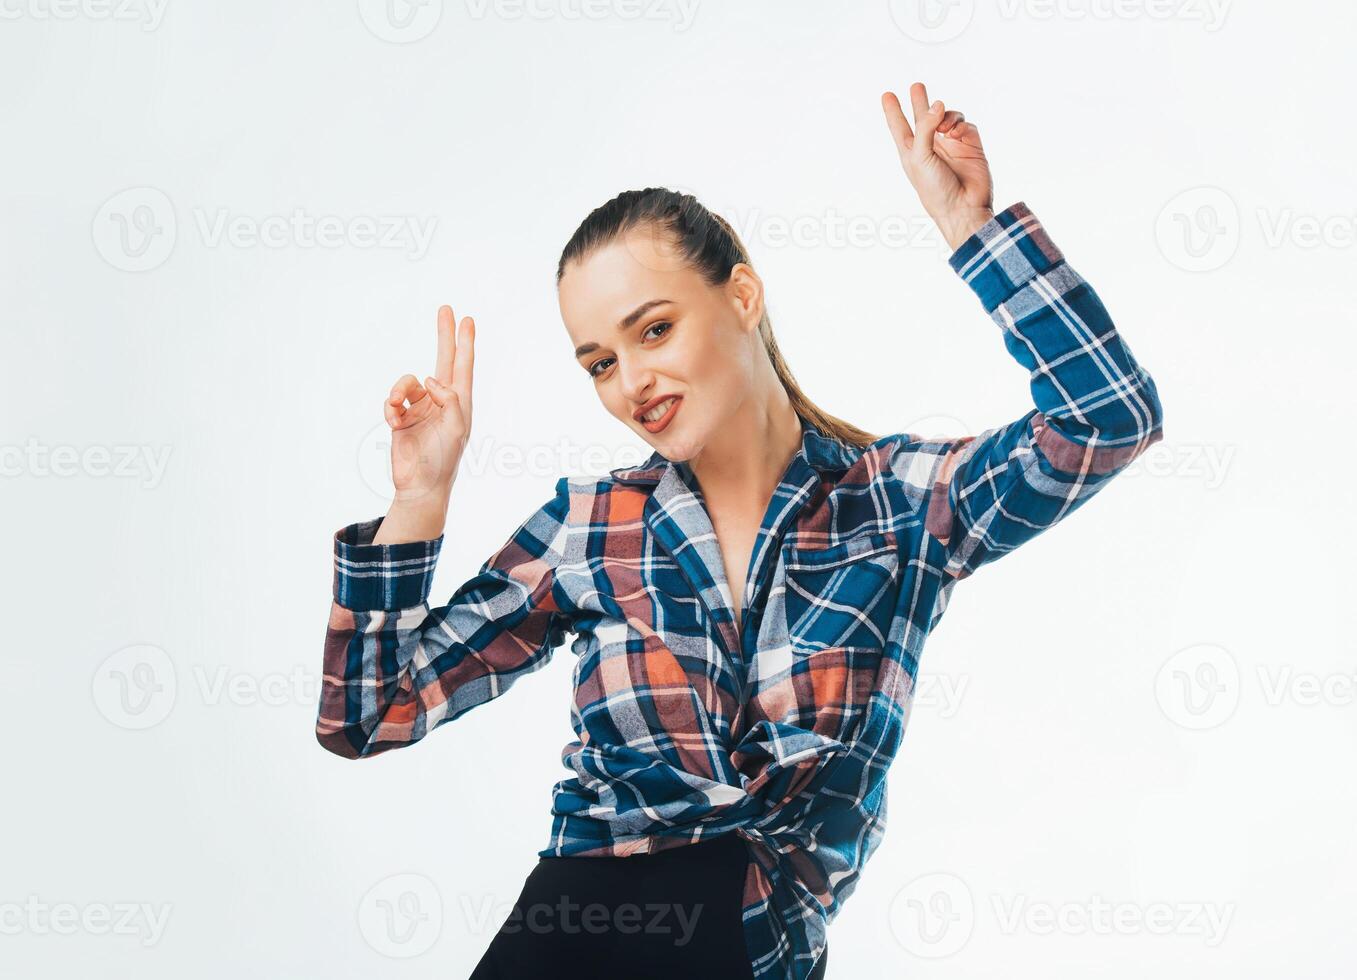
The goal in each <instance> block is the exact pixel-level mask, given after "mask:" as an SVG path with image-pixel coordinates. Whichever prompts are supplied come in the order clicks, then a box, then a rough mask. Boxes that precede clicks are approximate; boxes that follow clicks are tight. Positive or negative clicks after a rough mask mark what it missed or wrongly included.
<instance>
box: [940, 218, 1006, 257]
mask: <svg viewBox="0 0 1357 980" xmlns="http://www.w3.org/2000/svg"><path fill="white" fill-rule="evenodd" d="M993 217H994V211H993V209H991V208H964V209H961V210H958V211H952V212H949V213H947V214H945V215H943V216H941V217H940V218H938V219H937V225H938V230H939V231H940V232H941V233H942V237H943V240H944V241H946V242H947V246H948V247H949V248H950V249H951V250H952V251H953V252H955V251H956V250H957V249H958V248H960V247H961V246H962V244H963V243H964V242H965V241H966V239H968V238H970V237H971V236H972V235H974V234H975V233H976V232H977V231H979V230H980V228H981V227H983V226H984V224H985V223H986V222H987V221H989V220H990V219H991V218H993Z"/></svg>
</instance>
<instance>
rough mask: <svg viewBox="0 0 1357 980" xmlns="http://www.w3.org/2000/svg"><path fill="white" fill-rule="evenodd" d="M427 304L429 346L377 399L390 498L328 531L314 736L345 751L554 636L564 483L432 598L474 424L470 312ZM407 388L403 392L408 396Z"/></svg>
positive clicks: (466, 700) (530, 658) (564, 618)
mask: <svg viewBox="0 0 1357 980" xmlns="http://www.w3.org/2000/svg"><path fill="white" fill-rule="evenodd" d="M455 322H456V318H455V317H454V316H453V312H452V309H451V308H450V307H447V306H444V307H441V308H440V309H439V311H438V360H437V364H436V366H435V368H434V373H433V374H432V375H430V376H428V377H427V378H425V380H424V384H423V385H421V384H420V383H419V381H417V380H416V379H415V377H414V376H413V375H410V374H407V375H404V376H403V377H402V378H401V379H400V380H399V381H397V382H396V384H395V385H394V386H392V388H391V391H390V393H389V394H388V395H387V399H386V402H385V404H384V405H383V411H384V413H385V416H386V421H387V424H389V425H390V426H391V478H392V482H393V484H394V485H395V489H396V493H395V499H394V501H393V503H392V505H391V508H390V510H389V511H388V512H387V514H386V516H385V517H379V518H375V519H373V520H369V521H362V522H359V523H356V524H349V525H348V526H346V527H343V528H341V529H340V530H339V531H338V532H336V534H335V536H334V601H333V603H332V605H331V608H330V622H329V627H328V629H327V630H326V633H325V662H324V672H323V676H322V679H321V694H320V707H319V711H318V713H317V716H316V739H317V740H318V741H319V742H320V744H321V745H323V746H324V747H325V748H326V749H328V750H330V751H331V752H333V753H335V754H336V755H341V756H344V757H345V758H349V759H357V758H361V757H364V756H369V755H376V754H378V753H380V752H384V751H386V750H387V749H394V748H398V747H400V746H403V745H410V744H413V743H414V742H417V741H419V740H420V739H421V738H423V737H424V736H425V735H427V734H428V733H429V732H430V731H432V730H433V729H434V728H437V727H438V726H439V725H441V724H443V723H444V722H448V721H451V720H452V719H454V718H456V717H458V716H459V715H461V714H463V713H465V712H466V711H468V710H470V709H471V708H474V707H475V706H476V705H478V704H484V703H485V702H487V701H489V700H491V699H492V698H496V697H499V695H501V694H503V693H504V692H505V691H506V690H508V689H509V687H510V685H512V684H513V683H514V681H516V680H517V679H518V678H519V677H521V676H522V675H524V674H526V673H529V672H531V671H534V670H537V669H538V668H539V667H541V666H543V665H544V664H545V663H546V662H547V661H548V660H549V659H550V657H551V652H552V650H553V649H554V648H555V647H557V646H559V645H560V644H561V643H562V642H564V640H565V632H566V629H567V628H568V624H569V621H570V620H569V616H568V614H567V613H566V612H564V611H563V609H562V605H561V599H562V598H563V597H564V594H563V593H560V592H558V591H557V588H556V569H557V567H558V566H559V565H560V563H561V561H562V560H563V559H564V557H565V550H566V545H567V543H568V541H569V540H570V535H569V534H568V533H567V523H568V518H569V514H570V492H569V483H568V481H567V479H566V478H565V477H562V478H561V479H559V480H558V481H557V482H556V493H555V496H553V497H552V499H551V500H549V501H548V502H547V503H545V504H543V505H542V506H541V507H539V508H538V509H537V511H536V512H535V513H533V514H532V515H530V516H529V517H528V518H527V520H525V521H524V522H523V523H522V524H520V525H519V527H518V529H517V530H515V531H514V533H513V534H512V535H511V536H510V538H509V540H508V541H506V542H505V543H504V545H503V546H501V547H500V548H499V550H497V551H496V552H495V553H494V554H493V555H491V556H490V558H489V559H488V560H487V561H486V562H485V564H484V565H482V566H481V568H480V571H478V572H477V573H476V574H475V575H474V576H473V577H472V578H471V579H470V580H469V581H467V582H465V583H463V585H462V586H461V588H459V589H458V590H457V591H456V592H455V593H453V596H452V598H451V599H449V600H448V602H447V604H445V605H443V606H439V607H438V608H437V609H430V608H429V604H428V598H429V587H430V585H431V584H432V581H433V570H434V566H435V564H436V563H437V561H438V552H439V549H440V548H441V547H442V545H443V525H444V521H445V519H446V517H447V510H448V498H449V496H450V494H451V493H452V485H453V482H454V480H455V479H456V475H457V467H458V464H459V462H460V461H461V456H462V451H463V450H464V449H465V447H466V443H467V439H468V437H469V435H470V431H471V379H472V365H473V361H474V355H475V323H474V322H473V321H472V319H471V318H470V317H466V318H464V319H463V321H462V331H461V335H460V337H459V338H454V336H453V326H454V323H455ZM407 401H408V402H409V404H408V405H407V404H406V402H407Z"/></svg>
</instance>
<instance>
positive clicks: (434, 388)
mask: <svg viewBox="0 0 1357 980" xmlns="http://www.w3.org/2000/svg"><path fill="white" fill-rule="evenodd" d="M424 387H425V388H426V389H427V390H428V392H429V397H430V398H432V399H433V403H434V404H435V405H437V406H438V407H439V408H443V407H444V406H445V405H447V403H448V391H449V389H448V388H446V387H444V385H443V382H441V381H439V380H438V379H437V378H435V377H434V376H433V375H430V376H429V377H427V378H425V379H424Z"/></svg>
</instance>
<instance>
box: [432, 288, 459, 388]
mask: <svg viewBox="0 0 1357 980" xmlns="http://www.w3.org/2000/svg"><path fill="white" fill-rule="evenodd" d="M455 322H456V318H455V317H454V315H453V312H452V307H451V306H440V307H439V308H438V358H437V359H436V360H435V361H434V369H433V376H434V377H435V378H438V379H439V380H440V381H442V382H443V383H444V384H451V383H452V366H453V360H454V358H455V357H456V356H457V350H456V342H455V341H454V340H453V336H452V329H453V327H452V325H453V323H455Z"/></svg>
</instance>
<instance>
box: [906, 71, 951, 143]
mask: <svg viewBox="0 0 1357 980" xmlns="http://www.w3.org/2000/svg"><path fill="white" fill-rule="evenodd" d="M909 95H910V100H911V101H912V102H913V104H914V136H915V146H916V148H922V150H923V151H924V152H928V151H931V150H932V147H933V134H934V133H935V132H937V129H938V124H939V123H940V122H942V117H943V115H944V113H943V105H942V102H940V101H939V102H934V103H933V105H932V106H929V104H928V94H927V93H926V92H925V91H924V85H923V82H915V83H914V84H913V85H911V86H910V87H909ZM916 152H919V150H918V149H916Z"/></svg>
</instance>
